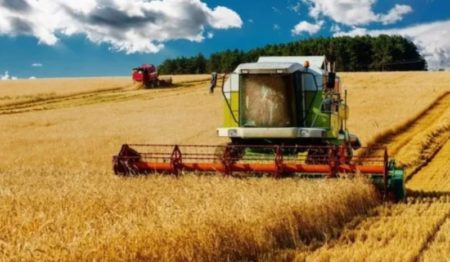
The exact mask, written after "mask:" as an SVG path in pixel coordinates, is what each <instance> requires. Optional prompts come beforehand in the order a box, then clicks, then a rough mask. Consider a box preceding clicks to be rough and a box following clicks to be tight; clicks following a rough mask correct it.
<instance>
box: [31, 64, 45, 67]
mask: <svg viewBox="0 0 450 262" xmlns="http://www.w3.org/2000/svg"><path fill="white" fill-rule="evenodd" d="M43 66H44V65H43V64H42V63H32V64H31V67H43Z"/></svg>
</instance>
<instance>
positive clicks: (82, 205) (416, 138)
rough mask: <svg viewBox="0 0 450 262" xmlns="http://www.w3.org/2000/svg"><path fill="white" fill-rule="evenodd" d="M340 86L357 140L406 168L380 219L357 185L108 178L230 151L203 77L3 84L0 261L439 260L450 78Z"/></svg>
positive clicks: (399, 76)
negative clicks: (123, 169) (125, 165)
mask: <svg viewBox="0 0 450 262" xmlns="http://www.w3.org/2000/svg"><path fill="white" fill-rule="evenodd" d="M341 76H342V80H343V83H344V85H345V86H346V88H347V89H348V92H349V98H348V99H349V104H350V106H351V115H350V121H349V123H348V124H349V128H350V130H351V132H352V133H355V134H357V135H358V136H360V138H361V139H362V141H363V143H364V142H365V144H369V143H381V144H385V145H387V146H388V148H389V151H391V154H392V155H393V156H394V157H395V158H396V159H397V161H398V162H399V163H401V164H402V165H404V166H405V167H406V168H407V172H408V175H409V176H410V178H409V179H408V180H409V181H408V184H407V186H408V189H409V190H410V191H411V194H410V197H409V199H408V202H407V203H400V204H390V205H381V206H379V204H380V203H379V202H378V200H377V197H376V193H375V192H374V189H373V187H372V186H371V185H370V184H369V183H367V181H364V180H359V179H358V180H339V181H328V180H326V181H305V180H300V181H298V180H281V181H277V180H273V179H269V178H265V179H250V180H233V179H225V178H222V177H221V176H218V177H210V176H200V177H198V176H191V175H187V176H185V177H182V178H180V179H174V178H172V177H161V176H156V177H139V178H131V179H126V178H125V179H124V178H119V177H115V176H114V175H113V174H112V171H111V156H112V155H113V154H115V153H117V151H118V150H119V148H120V145H121V144H123V143H184V144H222V143H225V142H226V140H224V139H219V138H217V137H216V135H215V128H217V127H220V126H221V124H222V114H223V104H222V97H221V94H220V92H216V94H214V95H210V94H209V93H208V80H207V76H175V77H174V81H175V83H176V86H175V88H170V89H167V88H166V89H154V90H135V89H134V88H133V86H132V83H131V81H130V80H129V79H128V78H113V79H58V80H33V81H32V80H28V81H17V82H15V81H6V82H0V137H1V141H2V143H1V145H0V150H1V152H4V153H3V154H2V157H1V158H0V210H1V212H0V220H1V221H2V224H1V226H0V260H5V261H9V260H24V261H36V260H43V261H48V260H52V261H56V260H58V261H61V260H65V261H73V260H85V261H92V260H125V261H134V260H142V261H160V260H165V261H173V260H177V261H186V260H195V261H199V260H203V261H212V260H271V261H273V260H282V259H284V260H298V261H304V260H307V261H316V260H322V261H329V260H333V261H334V260H352V259H353V260H355V261H363V260H365V258H370V260H373V261H380V260H384V259H386V257H387V258H390V259H389V260H398V261H404V260H414V259H417V258H419V259H424V260H428V261H439V259H443V258H445V256H446V255H448V254H450V252H449V251H448V241H446V240H447V239H448V224H449V222H448V220H449V219H448V217H449V210H450V206H449V203H450V199H449V197H448V196H446V195H445V192H448V190H449V189H448V187H444V185H447V184H445V182H447V181H448V177H449V175H448V170H449V169H450V168H449V165H448V148H449V146H448V143H445V142H446V141H448V137H449V133H450V132H449V131H450V130H449V95H448V92H450V85H449V84H447V83H448V82H450V74H448V73H429V72H413V73H354V74H353V73H346V74H342V75H341ZM392 243H399V244H398V245H393V244H392ZM411 245H414V246H411ZM355 250H356V252H355ZM398 250H400V251H398ZM396 251H398V252H396ZM382 254H384V256H382ZM443 261H445V260H443Z"/></svg>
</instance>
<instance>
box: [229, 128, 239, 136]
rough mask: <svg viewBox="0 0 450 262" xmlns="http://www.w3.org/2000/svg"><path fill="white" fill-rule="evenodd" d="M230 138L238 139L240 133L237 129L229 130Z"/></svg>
mask: <svg viewBox="0 0 450 262" xmlns="http://www.w3.org/2000/svg"><path fill="white" fill-rule="evenodd" d="M228 136H229V137H237V136H238V131H237V130H236V129H229V130H228Z"/></svg>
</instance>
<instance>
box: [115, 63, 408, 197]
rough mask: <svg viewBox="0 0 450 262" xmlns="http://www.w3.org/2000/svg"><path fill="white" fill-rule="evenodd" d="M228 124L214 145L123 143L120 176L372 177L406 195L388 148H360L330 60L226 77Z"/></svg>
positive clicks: (385, 189) (249, 66) (253, 68)
mask: <svg viewBox="0 0 450 262" xmlns="http://www.w3.org/2000/svg"><path fill="white" fill-rule="evenodd" d="M221 91H222V95H223V97H224V100H225V107H224V110H225V111H224V113H225V114H224V120H225V121H224V122H225V124H224V127H222V128H218V129H217V134H218V135H219V136H220V137H228V138H229V139H230V143H228V144H227V145H222V146H213V145H123V146H122V149H121V150H120V152H119V154H118V155H117V156H115V157H114V160H113V162H114V171H115V172H116V173H117V174H136V173H170V174H175V175H179V174H182V173H183V171H188V172H191V171H197V172H201V173H211V172H213V173H223V174H224V175H226V176H239V177H241V176H244V175H247V174H251V175H258V176H264V175H272V176H274V177H277V178H281V177H287V176H290V177H291V176H300V177H328V178H331V177H348V176H357V175H361V176H367V177H369V178H370V179H371V180H372V181H373V183H374V184H375V185H376V186H377V188H379V191H380V193H381V195H382V196H383V199H391V200H395V201H398V200H401V199H403V198H404V197H405V189H404V171H403V170H402V169H400V168H398V167H396V165H395V161H394V160H391V159H389V156H388V152H387V149H386V148H385V147H379V146H372V147H361V143H360V141H359V139H358V137H357V136H356V135H354V134H351V133H350V132H349V131H348V129H347V125H346V122H347V119H348V117H349V106H348V105H347V99H346V93H345V94H344V95H343V94H342V92H341V85H340V79H339V77H338V76H337V75H336V73H335V72H334V70H333V69H332V66H331V65H330V64H329V63H327V61H326V59H325V57H324V56H308V57H296V56H295V57H292V56H281V57H261V58H260V59H259V60H258V62H256V63H245V64H241V65H239V66H238V67H237V68H236V69H235V70H234V72H233V73H232V74H229V75H226V76H224V81H223V83H222V90H221Z"/></svg>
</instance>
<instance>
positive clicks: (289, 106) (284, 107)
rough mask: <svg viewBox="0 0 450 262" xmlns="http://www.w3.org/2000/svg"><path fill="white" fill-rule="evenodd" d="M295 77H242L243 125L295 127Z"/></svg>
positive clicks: (261, 75)
mask: <svg viewBox="0 0 450 262" xmlns="http://www.w3.org/2000/svg"><path fill="white" fill-rule="evenodd" d="M293 83H294V81H293V75H292V74H289V75H274V74H253V75H252V74H248V75H241V85H240V86H241V100H240V101H241V107H240V108H241V114H240V115H241V119H240V120H241V125H242V126H246V127H289V126H295V97H294V94H295V92H294V87H293Z"/></svg>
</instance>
